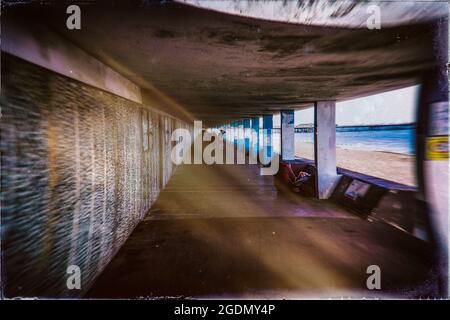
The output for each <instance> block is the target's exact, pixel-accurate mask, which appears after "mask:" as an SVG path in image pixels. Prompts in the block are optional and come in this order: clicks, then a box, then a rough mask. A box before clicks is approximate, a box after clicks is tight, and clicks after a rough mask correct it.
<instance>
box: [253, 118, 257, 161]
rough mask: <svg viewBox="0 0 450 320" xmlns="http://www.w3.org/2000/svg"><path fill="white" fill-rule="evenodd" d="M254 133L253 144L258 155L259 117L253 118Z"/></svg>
mask: <svg viewBox="0 0 450 320" xmlns="http://www.w3.org/2000/svg"><path fill="white" fill-rule="evenodd" d="M252 131H253V135H252V138H253V141H252V144H253V148H254V150H255V152H256V155H257V154H258V152H259V118H258V117H255V118H252Z"/></svg>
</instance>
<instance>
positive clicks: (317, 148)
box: [314, 101, 339, 199]
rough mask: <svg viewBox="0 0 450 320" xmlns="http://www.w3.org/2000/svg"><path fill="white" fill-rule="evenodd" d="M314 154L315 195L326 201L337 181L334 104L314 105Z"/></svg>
mask: <svg viewBox="0 0 450 320" xmlns="http://www.w3.org/2000/svg"><path fill="white" fill-rule="evenodd" d="M314 153H315V157H314V159H315V163H316V170H317V179H316V187H317V195H318V197H319V199H328V198H329V197H330V196H331V194H332V193H333V190H334V188H335V187H336V185H337V182H338V181H339V176H338V175H337V172H336V102H335V101H318V102H316V103H315V105H314Z"/></svg>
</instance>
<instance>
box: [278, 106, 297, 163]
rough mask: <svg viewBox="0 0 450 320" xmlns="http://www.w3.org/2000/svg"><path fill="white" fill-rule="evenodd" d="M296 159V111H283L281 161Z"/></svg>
mask: <svg viewBox="0 0 450 320" xmlns="http://www.w3.org/2000/svg"><path fill="white" fill-rule="evenodd" d="M294 159H295V134H294V110H287V111H281V160H294Z"/></svg>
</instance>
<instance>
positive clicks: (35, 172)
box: [1, 54, 185, 297]
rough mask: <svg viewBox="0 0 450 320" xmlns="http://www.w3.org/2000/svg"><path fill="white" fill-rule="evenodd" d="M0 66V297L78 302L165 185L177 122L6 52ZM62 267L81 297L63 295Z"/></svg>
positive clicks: (68, 292) (65, 292)
mask: <svg viewBox="0 0 450 320" xmlns="http://www.w3.org/2000/svg"><path fill="white" fill-rule="evenodd" d="M1 64H2V97H1V99H2V101H1V105H2V109H1V112H2V118H1V165H2V170H1V178H2V182H1V188H2V190H1V191H2V192H1V206H2V212H1V219H2V221H1V227H2V230H1V235H2V276H3V277H2V279H3V283H2V286H3V289H4V294H5V296H6V297H15V296H27V297H29V296H41V297H42V296H47V297H50V296H59V297H61V296H78V295H81V294H82V293H84V292H85V291H86V290H87V289H88V288H89V286H90V284H92V281H93V280H94V278H95V277H96V276H97V275H98V274H99V272H101V270H102V269H103V268H104V267H105V265H106V264H107V263H108V262H109V261H110V260H111V258H112V257H113V255H114V254H115V253H116V252H117V250H118V249H119V248H120V246H121V245H122V244H123V243H124V241H125V240H126V239H127V237H128V235H129V234H130V233H131V231H132V230H133V228H134V226H135V225H136V224H137V223H138V222H139V221H140V220H141V218H142V217H143V216H144V215H145V213H146V212H147V210H148V209H149V208H150V206H151V204H152V203H153V202H154V201H155V200H156V197H157V195H158V193H159V191H160V189H161V188H162V187H163V186H164V185H165V183H167V181H168V178H169V177H170V175H171V173H172V166H171V161H170V144H171V142H170V133H171V126H172V125H176V126H181V125H185V124H182V123H181V122H179V121H175V120H174V119H171V118H169V117H168V116H166V115H163V114H161V113H157V112H154V111H152V110H151V109H148V108H146V107H143V106H142V105H141V104H138V103H135V102H132V101H130V100H126V99H124V98H121V97H118V96H115V95H113V94H110V93H108V92H104V91H101V90H99V89H96V88H93V87H90V86H88V85H84V84H82V83H80V82H78V81H75V80H72V79H69V78H66V77H64V76H61V75H58V74H55V73H53V72H51V71H48V70H46V69H43V68H41V67H38V66H36V65H33V64H30V63H28V62H25V61H24V60H21V59H18V58H15V57H13V56H10V55H8V54H2V61H1ZM161 124H165V127H164V128H163V127H161ZM166 124H169V127H167V125H166ZM169 130H170V132H169V133H168V132H167V131H169ZM167 152H169V155H167ZM162 162H163V163H162ZM69 265H77V266H79V267H80V269H81V290H68V289H67V286H66V280H67V277H68V274H67V273H66V270H67V267H68V266H69Z"/></svg>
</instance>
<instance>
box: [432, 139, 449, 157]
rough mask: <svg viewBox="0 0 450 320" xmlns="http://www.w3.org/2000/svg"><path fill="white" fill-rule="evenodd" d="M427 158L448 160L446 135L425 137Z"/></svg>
mask: <svg viewBox="0 0 450 320" xmlns="http://www.w3.org/2000/svg"><path fill="white" fill-rule="evenodd" d="M427 159H428V160H448V136H438V137H428V138H427Z"/></svg>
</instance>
